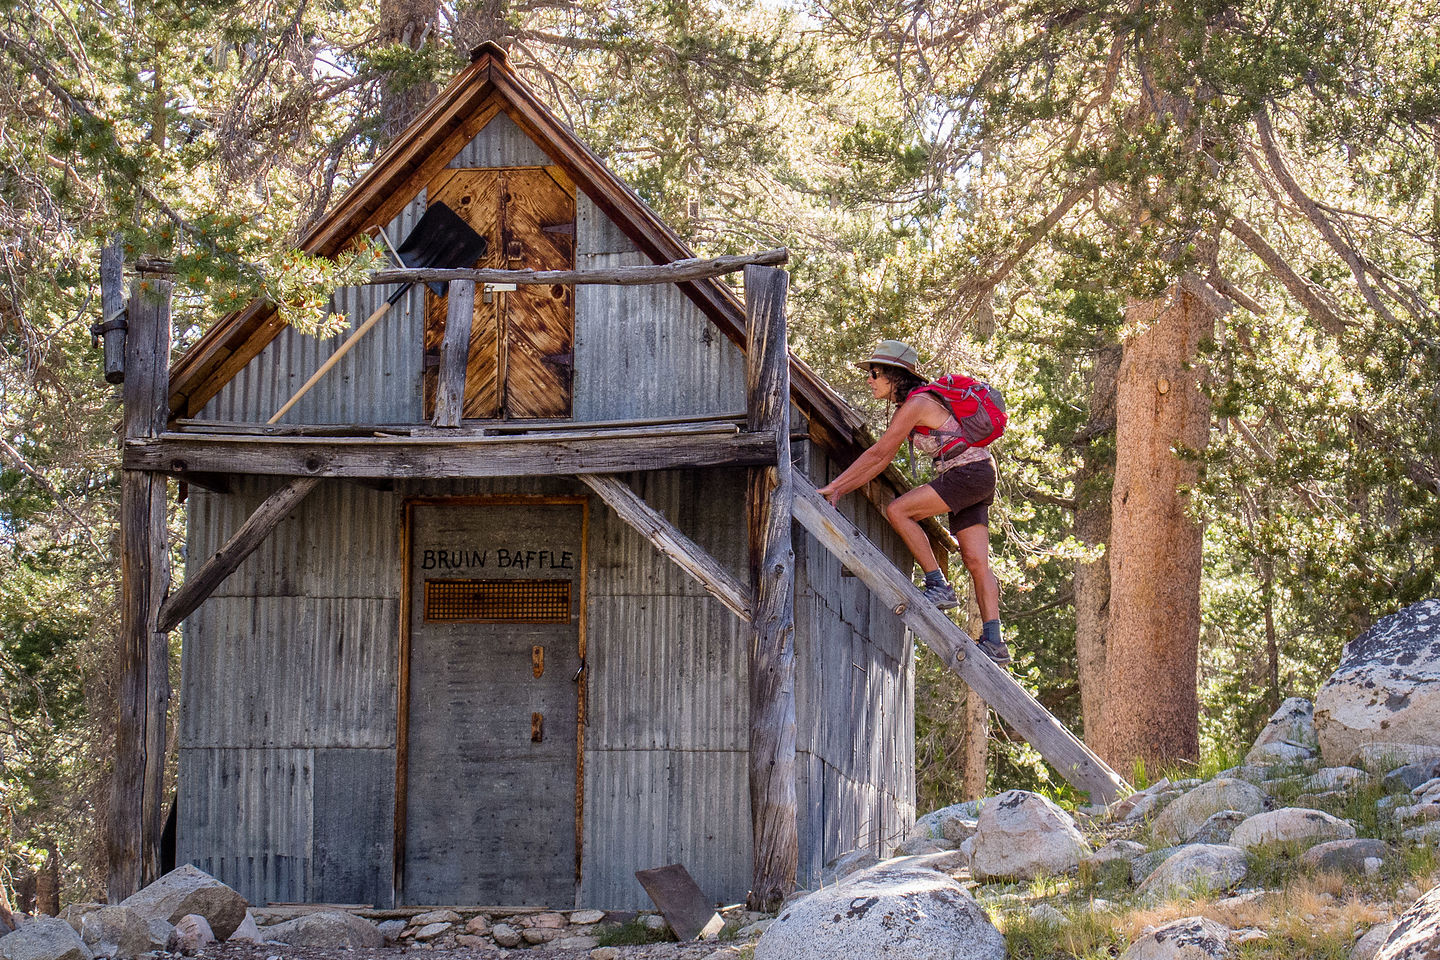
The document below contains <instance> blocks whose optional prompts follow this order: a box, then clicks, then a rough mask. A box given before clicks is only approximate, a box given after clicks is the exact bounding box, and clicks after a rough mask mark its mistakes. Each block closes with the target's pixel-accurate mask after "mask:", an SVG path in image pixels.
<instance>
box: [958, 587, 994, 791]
mask: <svg viewBox="0 0 1440 960" xmlns="http://www.w3.org/2000/svg"><path fill="white" fill-rule="evenodd" d="M965 613H966V620H967V621H968V622H969V627H970V635H971V636H972V637H978V636H979V635H980V631H981V629H982V628H983V627H984V626H985V623H984V621H983V620H982V619H981V617H980V606H979V604H977V603H976V602H975V590H974V588H973V587H972V588H971V590H970V598H969V600H968V601H967V602H966V604H965ZM961 682H962V683H964V681H963V680H962V681H961ZM989 753H990V707H989V705H988V704H986V703H985V701H984V700H982V699H980V694H979V693H978V692H977V691H976V690H975V688H974V687H971V686H970V685H969V684H966V685H965V757H964V760H963V761H962V763H961V768H960V774H961V779H960V799H961V800H979V799H980V798H981V797H983V796H985V787H986V783H987V781H988V780H989V777H988V775H987V774H988V770H987V769H986V768H987V760H988V759H989Z"/></svg>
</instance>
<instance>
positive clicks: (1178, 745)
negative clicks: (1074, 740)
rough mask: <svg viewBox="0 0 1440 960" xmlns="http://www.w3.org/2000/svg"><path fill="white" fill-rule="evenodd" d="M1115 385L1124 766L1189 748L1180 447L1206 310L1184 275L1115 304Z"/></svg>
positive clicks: (1191, 471) (1203, 414) (1195, 612)
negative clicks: (1153, 296) (1118, 329)
mask: <svg viewBox="0 0 1440 960" xmlns="http://www.w3.org/2000/svg"><path fill="white" fill-rule="evenodd" d="M1125 322H1126V328H1127V334H1128V335H1127V337H1126V339H1125V343H1124V355H1123V357H1122V359H1121V362H1120V371H1119V375H1118V382H1117V388H1116V452H1115V487H1114V491H1113V494H1112V496H1111V511H1112V523H1111V534H1110V625H1109V634H1108V642H1107V646H1106V657H1105V675H1106V693H1105V696H1106V704H1107V707H1106V713H1107V715H1108V717H1109V724H1108V730H1107V732H1106V735H1105V737H1104V740H1105V747H1106V753H1105V756H1106V759H1107V760H1108V761H1109V763H1110V764H1111V766H1113V767H1114V768H1115V769H1117V770H1124V771H1128V770H1130V769H1131V767H1132V766H1133V765H1134V763H1135V761H1137V760H1143V761H1145V762H1146V763H1147V764H1151V765H1158V764H1161V763H1164V762H1166V761H1170V760H1180V759H1184V760H1193V759H1195V758H1196V757H1197V756H1198V755H1199V750H1200V746H1199V716H1198V713H1199V705H1198V701H1197V698H1196V690H1195V687H1196V665H1197V656H1198V651H1199V646H1200V573H1201V547H1202V535H1201V526H1200V524H1199V523H1197V522H1196V521H1195V520H1194V519H1193V518H1192V517H1191V516H1190V512H1189V511H1190V497H1189V493H1188V489H1187V488H1189V487H1190V486H1191V485H1193V484H1194V483H1195V481H1196V478H1197V475H1198V469H1197V464H1196V462H1195V460H1194V458H1193V456H1192V455H1191V451H1197V450H1201V449H1203V448H1204V446H1205V443H1206V440H1207V438H1208V434H1209V430H1210V401H1209V399H1208V398H1207V397H1206V396H1205V395H1204V394H1203V393H1202V392H1201V390H1200V384H1199V379H1200V377H1201V376H1203V375H1204V374H1203V371H1202V370H1200V369H1197V368H1196V366H1195V362H1196V358H1197V355H1198V348H1199V345H1200V341H1201V339H1202V338H1206V337H1209V336H1211V335H1212V331H1213V328H1214V316H1213V315H1212V314H1211V313H1210V312H1209V310H1208V309H1207V307H1206V305H1205V304H1204V303H1203V302H1201V301H1200V300H1199V299H1198V298H1197V297H1195V296H1194V295H1192V294H1191V293H1189V292H1188V291H1187V290H1186V289H1185V287H1184V285H1183V284H1178V285H1176V286H1175V287H1172V288H1171V290H1170V291H1169V293H1168V294H1167V296H1165V297H1164V298H1161V299H1157V300H1147V301H1132V302H1131V303H1129V304H1128V305H1127V306H1126V310H1125Z"/></svg>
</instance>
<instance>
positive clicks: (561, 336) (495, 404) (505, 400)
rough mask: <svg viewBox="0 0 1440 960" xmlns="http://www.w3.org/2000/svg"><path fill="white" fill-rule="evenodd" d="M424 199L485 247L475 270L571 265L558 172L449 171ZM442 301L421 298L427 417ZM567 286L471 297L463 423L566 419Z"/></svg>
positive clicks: (564, 190)
mask: <svg viewBox="0 0 1440 960" xmlns="http://www.w3.org/2000/svg"><path fill="white" fill-rule="evenodd" d="M428 196H429V198H430V200H431V201H432V202H434V201H441V202H444V203H446V204H447V205H449V206H450V207H451V208H452V209H454V210H455V211H456V212H457V213H459V214H460V216H462V217H464V218H465V220H466V221H467V222H468V223H469V224H470V225H471V226H472V227H474V228H475V229H476V230H477V231H478V232H479V233H481V234H482V235H483V236H485V237H486V238H487V239H488V240H489V242H490V244H489V249H488V250H487V251H486V253H485V256H484V257H482V258H481V260H480V261H479V262H478V263H477V264H476V265H477V266H480V267H493V268H498V269H507V270H521V269H529V270H569V269H573V268H574V266H575V186H574V184H573V183H572V182H570V180H569V178H567V177H566V176H565V174H564V173H563V172H562V171H560V169H559V168H557V167H503V168H496V169H464V170H446V171H444V172H443V173H441V174H440V175H439V176H438V177H436V178H435V180H434V181H432V183H431V184H430V188H429V194H428ZM446 309H447V304H446V299H445V298H444V297H437V296H435V294H434V293H433V292H429V293H427V294H426V307H425V352H426V357H427V365H426V370H425V414H426V416H427V417H429V416H432V415H433V414H434V409H435V381H436V370H435V368H434V367H433V366H431V365H430V361H429V360H428V358H430V357H436V358H438V356H439V350H440V344H441V342H442V341H443V339H444V336H445V314H446ZM574 343H575V291H574V287H572V286H561V285H558V284H557V285H554V286H529V285H527V286H521V287H519V288H518V289H516V290H514V291H509V292H494V293H489V294H483V293H482V294H480V295H477V296H476V298H475V315H474V322H473V325H472V327H471V333H470V357H469V364H468V366H467V369H466V377H465V403H464V408H463V410H462V416H464V417H466V418H469V419H490V418H511V417H514V418H527V417H568V416H569V415H570V411H571V388H572V385H571V379H572V374H573V370H574Z"/></svg>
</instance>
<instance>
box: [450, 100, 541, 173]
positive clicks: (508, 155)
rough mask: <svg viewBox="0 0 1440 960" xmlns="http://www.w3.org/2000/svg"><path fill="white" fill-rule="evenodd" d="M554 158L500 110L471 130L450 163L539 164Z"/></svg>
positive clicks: (455, 165)
mask: <svg viewBox="0 0 1440 960" xmlns="http://www.w3.org/2000/svg"><path fill="white" fill-rule="evenodd" d="M554 162H555V161H554V160H552V159H550V156H549V155H548V154H546V153H545V151H544V150H542V149H541V148H540V145H539V144H537V143H536V142H535V141H534V140H531V139H530V138H529V137H528V136H526V135H525V131H523V130H521V129H520V128H519V127H517V126H516V125H515V121H514V120H511V119H510V117H509V116H508V115H506V114H505V112H504V111H501V112H500V113H497V114H496V115H495V119H493V120H491V121H490V122H489V123H487V124H486V125H485V128H484V129H483V130H481V131H480V132H479V133H477V134H475V139H474V140H471V141H470V142H469V143H467V144H466V145H465V147H464V149H462V150H461V151H460V152H459V153H458V154H456V156H455V159H454V160H451V161H450V166H451V167H543V166H547V165H549V164H551V163H554Z"/></svg>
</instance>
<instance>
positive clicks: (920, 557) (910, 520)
mask: <svg viewBox="0 0 1440 960" xmlns="http://www.w3.org/2000/svg"><path fill="white" fill-rule="evenodd" d="M949 512H950V508H949V507H948V506H946V505H945V501H944V500H942V499H941V498H940V494H938V493H936V492H935V488H934V487H930V486H924V487H916V488H915V489H914V490H911V491H910V492H909V493H907V494H905V495H904V496H900V497H896V498H895V499H894V500H892V501H890V506H888V507H886V508H885V519H887V520H889V521H890V526H892V527H894V528H895V532H896V533H898V534H900V539H901V540H904V541H905V546H907V547H909V548H910V552H911V553H912V554H914V555H915V562H916V563H918V564H920V569H921V570H924V571H925V572H926V573H929V572H930V571H931V570H939V569H940V564H939V562H938V561H936V559H935V551H934V550H933V549H932V548H931V547H930V538H929V537H927V536H925V531H924V530H923V529H922V528H921V526H920V521H921V520H924V519H925V518H926V517H933V516H935V515H936V514H939V513H949Z"/></svg>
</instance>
